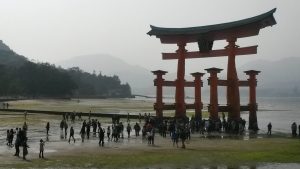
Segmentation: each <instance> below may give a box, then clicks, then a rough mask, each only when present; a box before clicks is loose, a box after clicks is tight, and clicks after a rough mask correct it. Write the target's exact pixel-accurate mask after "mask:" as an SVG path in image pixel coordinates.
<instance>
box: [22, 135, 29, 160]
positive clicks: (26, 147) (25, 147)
mask: <svg viewBox="0 0 300 169" xmlns="http://www.w3.org/2000/svg"><path fill="white" fill-rule="evenodd" d="M28 148H29V146H28V144H27V140H26V139H25V140H24V142H23V160H26V155H27V154H28Z"/></svg>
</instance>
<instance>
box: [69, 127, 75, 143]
mask: <svg viewBox="0 0 300 169" xmlns="http://www.w3.org/2000/svg"><path fill="white" fill-rule="evenodd" d="M71 137H72V138H73V140H74V143H75V138H74V129H73V127H72V126H71V128H70V137H69V144H70V141H71Z"/></svg>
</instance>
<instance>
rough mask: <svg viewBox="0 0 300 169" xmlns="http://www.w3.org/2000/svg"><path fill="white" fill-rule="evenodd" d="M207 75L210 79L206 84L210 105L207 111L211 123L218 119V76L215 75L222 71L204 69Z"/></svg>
mask: <svg viewBox="0 0 300 169" xmlns="http://www.w3.org/2000/svg"><path fill="white" fill-rule="evenodd" d="M205 70H206V71H207V72H208V73H209V74H210V77H209V79H208V83H209V85H210V103H209V106H208V111H209V118H210V119H211V120H213V121H217V120H218V119H219V116H218V112H219V110H218V106H219V104H218V76H217V74H218V73H220V72H221V71H222V70H223V69H218V68H209V69H205Z"/></svg>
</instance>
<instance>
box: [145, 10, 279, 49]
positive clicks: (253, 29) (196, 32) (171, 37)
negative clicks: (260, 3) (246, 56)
mask: <svg viewBox="0 0 300 169" xmlns="http://www.w3.org/2000/svg"><path fill="white" fill-rule="evenodd" d="M275 11H276V8H274V9H272V10H271V11H269V12H266V13H264V14H261V15H258V16H255V17H251V18H247V19H243V20H239V21H234V22H228V23H222V24H216V25H207V26H199V27H189V28H162V27H156V26H153V25H150V27H151V30H150V31H149V32H148V33H147V34H148V35H150V36H152V35H155V36H156V37H158V38H160V40H161V42H162V43H178V42H180V41H184V42H186V43H188V42H197V41H199V40H203V39H205V40H210V41H214V40H222V39H229V38H242V37H249V36H255V35H258V33H259V30H260V29H262V28H264V27H267V26H272V25H275V24H276V20H275V18H274V16H273V14H274V12H275Z"/></svg>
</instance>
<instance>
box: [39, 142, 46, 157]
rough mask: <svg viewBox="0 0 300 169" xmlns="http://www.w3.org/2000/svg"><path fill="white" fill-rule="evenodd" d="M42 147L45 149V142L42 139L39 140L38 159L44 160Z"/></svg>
mask: <svg viewBox="0 0 300 169" xmlns="http://www.w3.org/2000/svg"><path fill="white" fill-rule="evenodd" d="M44 147H45V142H44V140H43V139H41V140H40V154H39V158H44Z"/></svg>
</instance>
